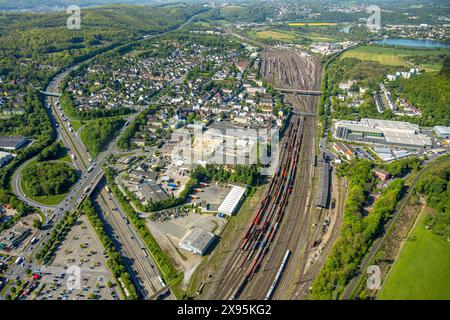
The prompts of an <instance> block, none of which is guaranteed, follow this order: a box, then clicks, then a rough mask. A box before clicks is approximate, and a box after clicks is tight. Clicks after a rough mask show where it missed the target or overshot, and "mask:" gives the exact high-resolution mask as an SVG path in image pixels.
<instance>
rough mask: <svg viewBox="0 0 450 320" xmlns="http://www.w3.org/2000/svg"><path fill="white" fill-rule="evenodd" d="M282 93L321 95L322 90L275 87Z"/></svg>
mask: <svg viewBox="0 0 450 320" xmlns="http://www.w3.org/2000/svg"><path fill="white" fill-rule="evenodd" d="M274 89H275V90H276V91H279V92H281V93H295V94H299V95H303V96H320V95H321V94H322V91H316V90H302V89H288V88H274Z"/></svg>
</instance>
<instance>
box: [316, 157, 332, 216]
mask: <svg viewBox="0 0 450 320" xmlns="http://www.w3.org/2000/svg"><path fill="white" fill-rule="evenodd" d="M319 166H320V171H319V186H318V188H317V196H316V205H317V206H318V207H321V208H325V207H326V206H327V203H328V195H329V192H330V165H329V164H328V163H327V162H325V161H323V162H319Z"/></svg>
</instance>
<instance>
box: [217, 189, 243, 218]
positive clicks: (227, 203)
mask: <svg viewBox="0 0 450 320" xmlns="http://www.w3.org/2000/svg"><path fill="white" fill-rule="evenodd" d="M245 190H246V188H244V187H239V186H233V187H232V188H231V191H230V192H229V193H228V195H227V196H226V197H225V199H224V200H223V202H222V204H221V205H220V206H219V209H218V211H219V212H222V213H225V214H228V215H232V214H233V213H234V210H235V209H236V207H237V205H238V204H239V201H240V200H241V198H242V196H243V195H244V193H245Z"/></svg>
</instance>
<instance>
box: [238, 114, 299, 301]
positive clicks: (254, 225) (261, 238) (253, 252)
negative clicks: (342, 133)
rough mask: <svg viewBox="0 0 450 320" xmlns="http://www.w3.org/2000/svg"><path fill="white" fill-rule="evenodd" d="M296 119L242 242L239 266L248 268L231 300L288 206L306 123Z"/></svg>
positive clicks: (263, 252) (255, 265) (257, 263)
mask: <svg viewBox="0 0 450 320" xmlns="http://www.w3.org/2000/svg"><path fill="white" fill-rule="evenodd" d="M292 120H293V121H292V122H293V123H292V124H291V125H290V126H289V127H288V129H287V132H286V136H285V139H284V142H283V146H282V150H281V156H280V159H281V162H280V166H279V168H278V171H277V173H276V174H275V176H274V177H273V179H272V181H271V183H270V185H269V189H268V191H267V193H266V195H265V197H264V198H263V200H262V201H261V205H260V207H259V208H258V210H257V212H256V214H255V216H254V218H253V219H252V222H251V223H250V225H249V226H248V228H247V231H246V233H245V235H244V237H243V239H242V240H241V242H240V244H239V249H240V250H239V255H238V257H237V262H238V266H239V268H244V270H246V271H245V273H244V276H243V278H242V279H241V281H240V283H239V284H238V286H237V287H236V290H235V291H234V292H233V294H232V296H231V297H230V299H231V300H233V299H236V298H238V297H239V295H240V294H241V293H242V291H243V289H244V288H245V286H246V283H247V282H248V281H249V280H250V279H251V278H252V276H253V275H254V274H255V273H256V272H257V271H258V270H259V268H260V267H261V263H262V261H263V259H264V257H265V255H266V254H267V252H268V251H269V248H270V245H271V244H272V242H273V239H274V237H275V235H276V233H277V231H278V229H279V226H280V223H281V220H282V218H283V215H284V213H285V211H286V209H287V204H288V199H289V195H290V194H291V193H292V190H293V188H294V182H295V177H296V173H297V167H298V160H299V153H300V145H301V138H302V135H301V132H302V124H303V122H301V120H300V117H295V118H294V119H292ZM274 289H275V288H274Z"/></svg>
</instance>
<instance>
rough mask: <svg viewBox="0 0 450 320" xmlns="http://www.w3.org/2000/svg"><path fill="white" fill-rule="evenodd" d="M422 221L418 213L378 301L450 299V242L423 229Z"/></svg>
mask: <svg viewBox="0 0 450 320" xmlns="http://www.w3.org/2000/svg"><path fill="white" fill-rule="evenodd" d="M424 219H425V216H424V215H423V214H421V216H420V218H419V221H418V223H417V225H416V226H415V227H414V230H413V231H412V233H411V235H410V236H409V238H408V240H407V242H406V243H405V246H404V247H403V249H402V251H401V253H400V257H399V258H398V260H397V261H396V262H395V264H394V265H393V267H392V270H391V272H390V273H389V276H388V278H387V280H386V282H385V283H384V286H383V288H382V289H381V292H380V294H379V295H378V299H381V300H405V299H406V300H425V299H439V300H444V299H445V300H446V299H450V243H447V242H445V241H444V240H442V239H441V238H439V237H438V236H436V235H434V234H433V233H432V232H431V231H429V230H426V229H425V226H424Z"/></svg>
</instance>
